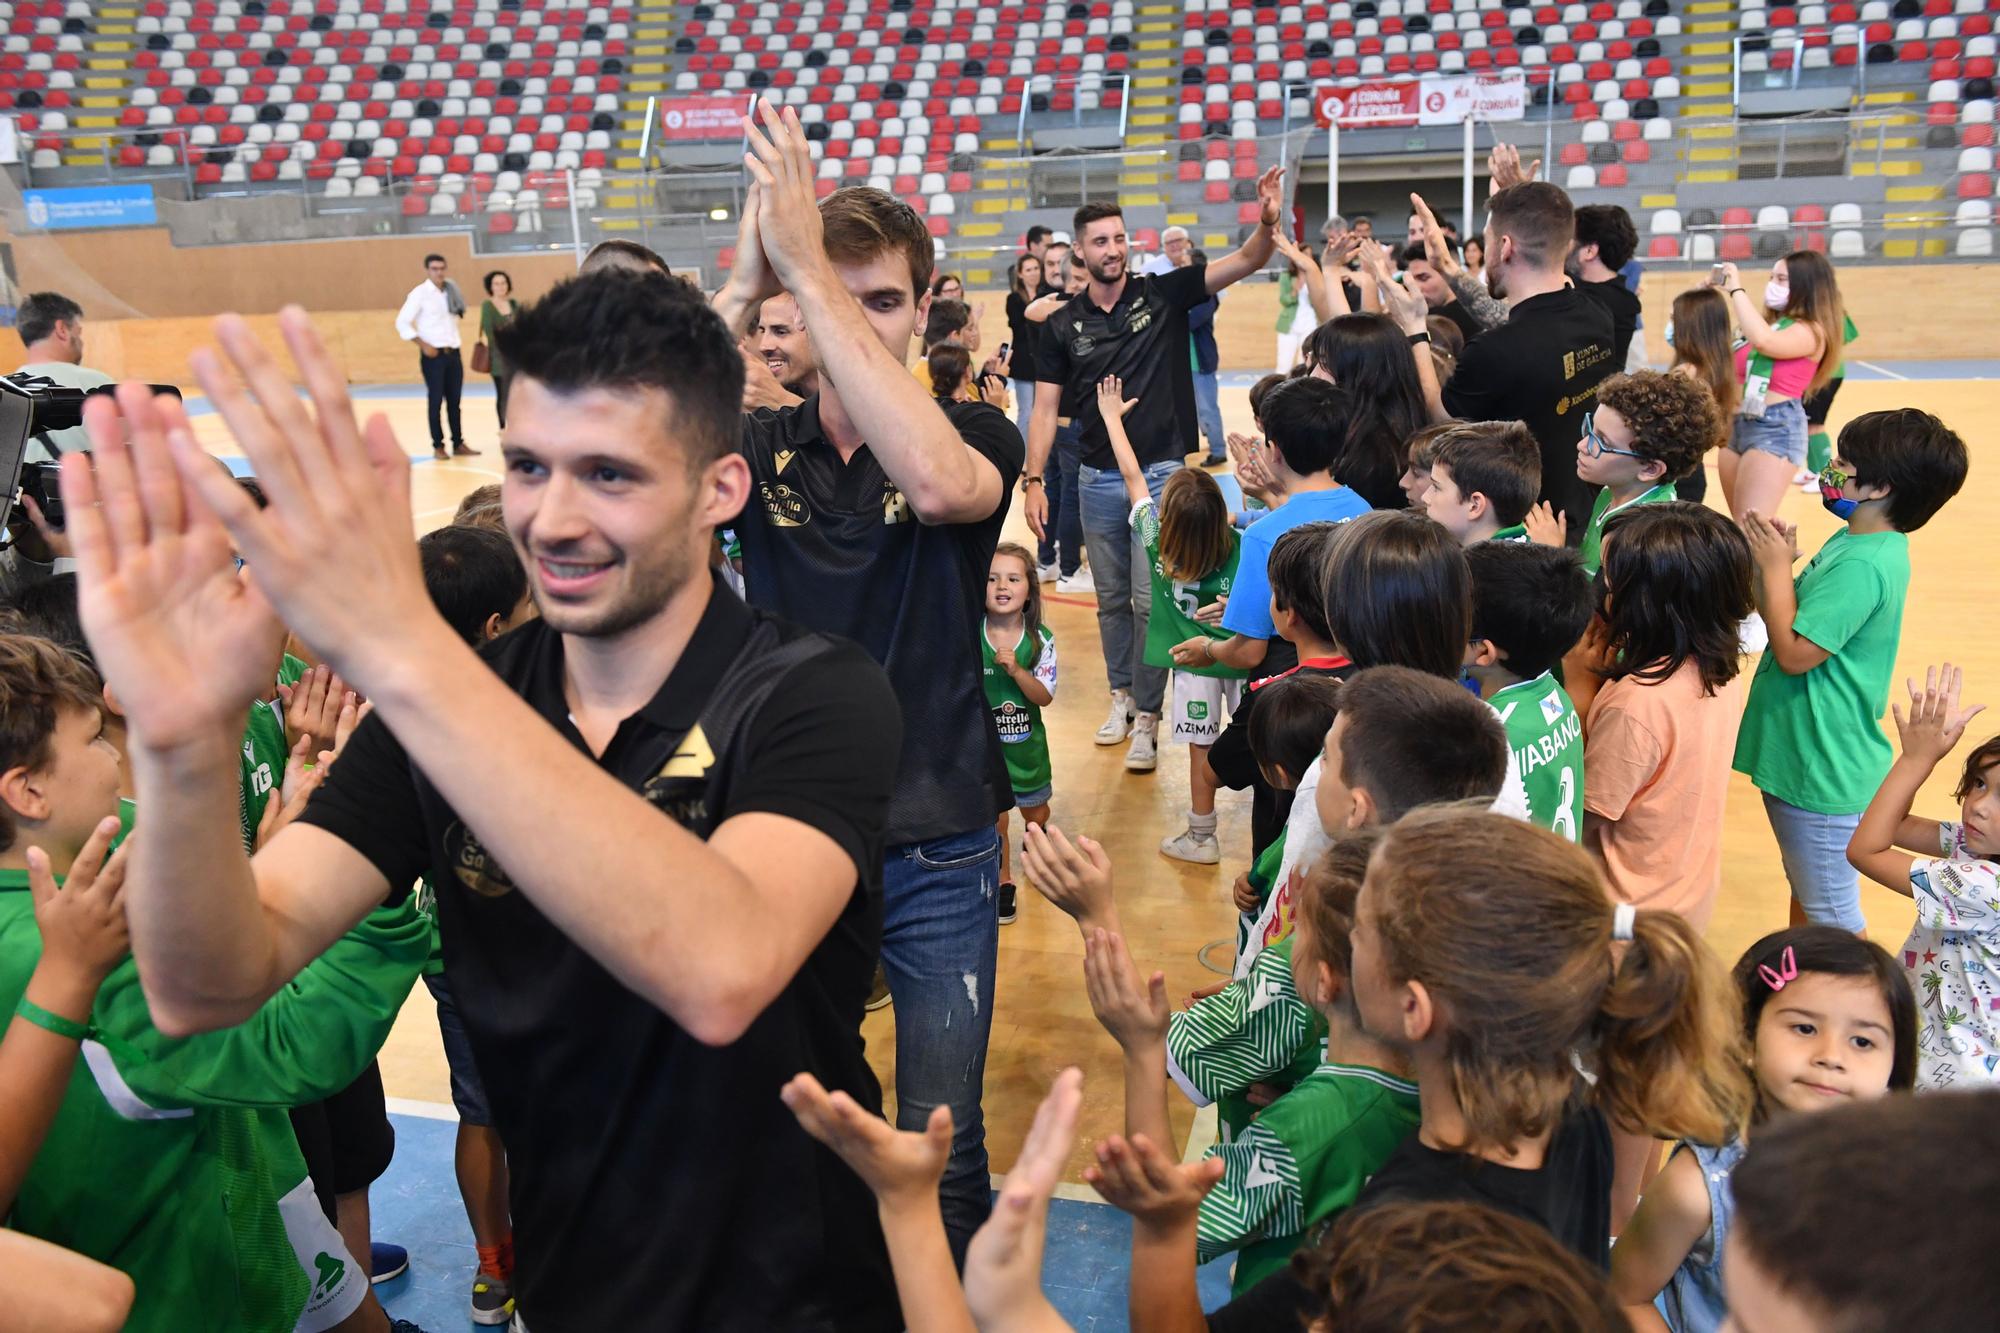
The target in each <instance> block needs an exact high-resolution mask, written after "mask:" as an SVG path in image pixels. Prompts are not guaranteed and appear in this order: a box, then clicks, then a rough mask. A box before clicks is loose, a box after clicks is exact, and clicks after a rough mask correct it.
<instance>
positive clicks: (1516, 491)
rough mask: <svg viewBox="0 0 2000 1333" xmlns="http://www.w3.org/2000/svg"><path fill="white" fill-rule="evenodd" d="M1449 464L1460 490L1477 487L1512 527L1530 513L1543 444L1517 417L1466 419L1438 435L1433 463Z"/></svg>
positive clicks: (1461, 492)
mask: <svg viewBox="0 0 2000 1333" xmlns="http://www.w3.org/2000/svg"><path fill="white" fill-rule="evenodd" d="M1440 465H1442V466H1444V467H1448V468H1450V469H1451V479H1452V482H1453V484H1455V485H1456V486H1457V487H1458V493H1459V495H1461V496H1469V495H1471V494H1473V493H1474V492H1475V491H1476V492H1478V493H1479V494H1481V495H1483V496H1485V497H1486V499H1487V502H1488V503H1489V504H1491V505H1492V506H1493V517H1495V518H1496V519H1498V520H1499V521H1500V526H1501V527H1503V528H1511V527H1513V526H1514V525H1515V524H1517V523H1519V522H1520V521H1521V520H1522V519H1524V518H1526V517H1527V516H1528V511H1529V510H1530V509H1532V508H1534V507H1535V500H1536V498H1537V497H1538V496H1540V495H1541V493H1542V447H1541V445H1539V444H1537V443H1536V442H1535V437H1534V436H1533V435H1532V434H1530V433H1529V431H1528V427H1527V425H1526V423H1524V422H1520V421H1468V422H1465V423H1464V424H1462V425H1458V426H1454V427H1453V428H1452V429H1450V430H1448V431H1446V432H1445V433H1444V434H1442V435H1440V436H1438V438H1437V442H1436V444H1434V445H1433V446H1432V448H1431V466H1432V467H1433V468H1435V467H1438V466H1440Z"/></svg>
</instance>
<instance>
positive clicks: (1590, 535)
mask: <svg viewBox="0 0 2000 1333" xmlns="http://www.w3.org/2000/svg"><path fill="white" fill-rule="evenodd" d="M1679 498H1680V496H1679V495H1678V494H1677V493H1676V492H1675V490H1674V484H1673V483H1672V482H1671V481H1663V482H1661V483H1660V484H1659V485H1657V486H1655V487H1653V488H1652V489H1651V490H1649V491H1645V492H1643V493H1641V494H1640V495H1639V496H1637V497H1636V498H1634V499H1631V500H1627V501H1626V502H1625V503H1624V504H1622V505H1618V506H1616V507H1615V508H1614V507H1613V506H1612V503H1611V488H1610V487H1608V486H1606V487H1603V488H1602V489H1600V490H1599V491H1598V492H1597V503H1596V504H1594V505H1592V506H1591V507H1590V522H1589V523H1587V524H1585V525H1584V529H1583V545H1582V546H1581V547H1580V548H1579V549H1578V552H1577V554H1578V555H1579V556H1581V557H1582V559H1583V572H1584V573H1586V574H1595V573H1597V567H1598V565H1600V564H1602V563H1603V557H1602V556H1601V555H1600V554H1599V553H1598V552H1599V548H1600V547H1601V546H1602V545H1603V543H1604V524H1605V520H1607V519H1609V518H1610V517H1611V516H1612V515H1613V514H1616V513H1620V512H1622V511H1624V510H1627V509H1630V508H1631V507H1632V506H1633V505H1657V504H1665V503H1667V502H1668V501H1669V500H1678V499H1679Z"/></svg>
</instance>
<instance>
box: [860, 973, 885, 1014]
mask: <svg viewBox="0 0 2000 1333" xmlns="http://www.w3.org/2000/svg"><path fill="white" fill-rule="evenodd" d="M862 1007H863V1008H865V1009H866V1010H867V1011H868V1012H869V1013H871V1014H872V1013H874V1012H875V1011H876V1010H877V1009H886V1008H888V1007H889V974H888V973H887V972H884V971H883V970H882V965H881V964H880V963H877V964H875V985H874V987H873V988H872V989H870V990H869V992H868V1003H867V1004H866V1005H864V1006H862Z"/></svg>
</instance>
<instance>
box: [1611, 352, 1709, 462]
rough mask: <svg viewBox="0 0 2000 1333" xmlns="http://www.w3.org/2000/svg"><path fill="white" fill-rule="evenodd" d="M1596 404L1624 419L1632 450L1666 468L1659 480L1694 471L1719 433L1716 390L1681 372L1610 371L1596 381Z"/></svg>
mask: <svg viewBox="0 0 2000 1333" xmlns="http://www.w3.org/2000/svg"><path fill="white" fill-rule="evenodd" d="M1597 404H1598V406H1599V407H1608V408H1610V409H1611V410H1612V411H1614V412H1616V413H1617V414H1618V415H1619V416H1621V417H1623V418H1625V424H1626V425H1628V426H1630V427H1631V428H1632V452H1633V453H1636V454H1638V455H1639V456H1640V458H1641V459H1651V460H1654V461H1656V462H1658V463H1659V464H1660V465H1661V466H1662V467H1663V468H1665V469H1666V470H1665V472H1664V473H1662V474H1661V479H1662V480H1663V481H1679V480H1680V479H1681V478H1683V477H1686V476H1690V475H1692V474H1693V472H1694V470H1695V469H1696V468H1698V467H1700V466H1701V459H1702V455H1703V454H1705V453H1707V452H1708V450H1709V446H1710V445H1712V444H1714V443H1715V441H1716V438H1717V437H1718V436H1719V435H1720V434H1721V415H1720V413H1719V411H1718V410H1717V408H1716V406H1715V395H1714V394H1713V393H1711V392H1710V391H1709V388H1708V386H1707V385H1705V384H1703V383H1701V382H1700V381H1698V380H1693V379H1689V378H1687V377H1686V376H1684V375H1669V374H1666V373H1664V372H1662V371H1658V370H1635V371H1633V372H1632V373H1631V374H1629V375H1623V374H1621V375H1613V376H1611V377H1610V378H1609V379H1607V380H1605V381H1604V383H1602V384H1600V385H1598V386H1597Z"/></svg>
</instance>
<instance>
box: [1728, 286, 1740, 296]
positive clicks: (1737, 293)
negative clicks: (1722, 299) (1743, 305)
mask: <svg viewBox="0 0 2000 1333" xmlns="http://www.w3.org/2000/svg"><path fill="white" fill-rule="evenodd" d="M1729 294H1730V295H1731V296H1741V295H1742V294H1743V289H1742V288H1741V287H1731V288H1730V289H1729Z"/></svg>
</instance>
